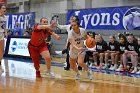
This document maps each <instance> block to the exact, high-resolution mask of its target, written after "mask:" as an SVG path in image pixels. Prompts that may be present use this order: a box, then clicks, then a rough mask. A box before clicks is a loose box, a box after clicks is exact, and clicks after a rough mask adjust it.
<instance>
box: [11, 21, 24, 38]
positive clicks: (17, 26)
mask: <svg viewBox="0 0 140 93" xmlns="http://www.w3.org/2000/svg"><path fill="white" fill-rule="evenodd" d="M17 32H18V35H19V36H22V35H23V32H22V29H21V27H20V23H19V22H16V27H15V28H14V29H13V35H17Z"/></svg>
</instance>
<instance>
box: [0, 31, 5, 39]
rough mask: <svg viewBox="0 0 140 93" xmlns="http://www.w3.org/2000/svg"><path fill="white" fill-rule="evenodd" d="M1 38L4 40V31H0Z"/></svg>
mask: <svg viewBox="0 0 140 93" xmlns="http://www.w3.org/2000/svg"><path fill="white" fill-rule="evenodd" d="M0 40H4V33H3V32H0Z"/></svg>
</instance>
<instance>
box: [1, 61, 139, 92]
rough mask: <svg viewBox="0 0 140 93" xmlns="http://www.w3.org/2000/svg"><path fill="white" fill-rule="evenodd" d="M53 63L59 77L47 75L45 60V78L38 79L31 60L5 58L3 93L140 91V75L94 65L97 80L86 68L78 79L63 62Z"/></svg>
mask: <svg viewBox="0 0 140 93" xmlns="http://www.w3.org/2000/svg"><path fill="white" fill-rule="evenodd" d="M60 60H61V59H60ZM52 65H53V66H52V70H53V72H54V73H55V74H56V77H55V78H50V77H47V76H46V75H45V72H46V66H45V64H44V63H43V62H42V64H41V74H42V78H41V79H38V78H37V79H36V78H35V70H34V67H33V63H32V62H31V60H21V59H18V60H17V59H16V60H15V59H3V60H2V67H3V69H4V72H3V73H1V74H0V93H140V76H139V75H131V74H128V73H119V72H117V73H116V72H110V71H106V72H105V71H99V70H97V69H91V68H90V70H92V71H93V72H94V73H93V75H94V78H93V80H88V79H87V77H86V72H85V71H82V78H81V79H80V80H75V79H74V77H75V73H74V72H73V71H72V70H71V71H65V70H63V64H62V63H60V62H52Z"/></svg>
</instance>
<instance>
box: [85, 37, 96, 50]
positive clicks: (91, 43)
mask: <svg viewBox="0 0 140 93" xmlns="http://www.w3.org/2000/svg"><path fill="white" fill-rule="evenodd" d="M95 45H96V41H95V39H94V38H91V37H88V38H87V39H86V46H87V47H88V48H94V47H95Z"/></svg>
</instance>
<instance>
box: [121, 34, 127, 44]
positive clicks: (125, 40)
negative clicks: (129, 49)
mask: <svg viewBox="0 0 140 93" xmlns="http://www.w3.org/2000/svg"><path fill="white" fill-rule="evenodd" d="M120 38H123V39H124V43H126V42H127V39H126V36H125V35H123V34H121V35H120V36H119V39H120Z"/></svg>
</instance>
